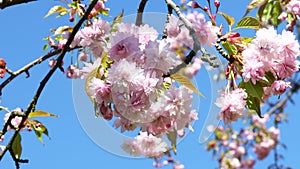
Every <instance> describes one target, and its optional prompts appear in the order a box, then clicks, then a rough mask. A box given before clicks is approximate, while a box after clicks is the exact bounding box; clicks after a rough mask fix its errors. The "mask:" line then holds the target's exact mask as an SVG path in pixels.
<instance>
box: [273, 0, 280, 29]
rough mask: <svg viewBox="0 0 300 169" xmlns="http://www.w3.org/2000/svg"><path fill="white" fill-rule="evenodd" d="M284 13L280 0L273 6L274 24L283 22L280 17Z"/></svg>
mask: <svg viewBox="0 0 300 169" xmlns="http://www.w3.org/2000/svg"><path fill="white" fill-rule="evenodd" d="M281 13H282V8H281V5H280V3H279V2H278V1H276V2H275V4H274V5H273V8H272V12H271V17H272V21H273V24H274V26H278V25H279V24H280V23H281V20H280V19H278V17H279V15H280V14H281Z"/></svg>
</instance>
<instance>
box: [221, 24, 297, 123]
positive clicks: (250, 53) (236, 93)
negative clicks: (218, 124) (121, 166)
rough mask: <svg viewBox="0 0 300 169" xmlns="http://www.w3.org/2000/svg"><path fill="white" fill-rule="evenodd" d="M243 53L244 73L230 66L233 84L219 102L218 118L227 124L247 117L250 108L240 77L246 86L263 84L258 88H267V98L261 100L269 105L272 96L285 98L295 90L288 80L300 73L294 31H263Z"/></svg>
mask: <svg viewBox="0 0 300 169" xmlns="http://www.w3.org/2000/svg"><path fill="white" fill-rule="evenodd" d="M242 49H243V50H242V52H241V54H240V56H241V58H242V61H241V62H239V63H240V64H241V65H242V66H241V67H242V69H241V70H240V71H237V68H232V66H231V67H230V66H228V70H229V71H228V73H227V74H228V75H227V79H229V80H231V82H230V83H229V84H228V86H227V87H226V90H225V92H223V93H221V96H220V98H218V99H217V100H216V105H217V106H218V107H220V108H221V110H220V112H219V115H218V118H219V119H221V120H224V122H225V124H228V123H230V122H231V121H237V120H238V118H241V117H243V115H244V114H245V113H244V112H245V108H246V107H247V101H246V100H247V99H248V95H249V93H250V91H246V90H247V88H245V89H246V90H245V89H243V88H241V87H240V86H237V85H236V84H235V83H236V81H237V80H236V79H237V75H236V74H237V73H240V75H241V76H242V78H243V83H251V85H256V84H257V83H259V84H260V85H261V87H258V88H263V95H262V97H261V98H258V99H259V100H261V101H262V102H266V101H267V99H268V98H269V97H271V96H272V95H282V94H283V93H284V92H285V91H286V90H287V88H291V84H290V82H289V81H287V80H286V79H288V78H290V77H292V76H293V74H294V73H295V72H297V71H299V65H300V62H299V61H298V60H297V57H298V56H299V54H300V50H299V43H298V41H297V40H296V38H295V35H294V34H293V33H292V32H290V31H286V30H283V31H282V34H277V32H276V30H275V29H274V28H273V27H269V28H262V29H259V30H258V31H257V32H256V36H255V38H254V39H252V41H251V42H250V43H249V44H248V45H247V46H244V47H242ZM229 65H231V64H229ZM232 83H233V84H232ZM262 83H263V84H264V85H262ZM262 86H263V87H262ZM230 89H232V90H230ZM248 90H249V89H248ZM251 94H252V95H253V93H250V95H251Z"/></svg>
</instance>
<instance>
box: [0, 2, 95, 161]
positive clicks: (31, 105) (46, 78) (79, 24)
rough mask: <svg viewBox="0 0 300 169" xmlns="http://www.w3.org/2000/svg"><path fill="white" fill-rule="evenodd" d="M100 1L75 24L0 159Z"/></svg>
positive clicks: (90, 7)
mask: <svg viewBox="0 0 300 169" xmlns="http://www.w3.org/2000/svg"><path fill="white" fill-rule="evenodd" d="M97 2H98V0H93V1H92V2H91V4H90V5H89V7H88V9H87V10H86V12H85V14H84V15H83V16H82V18H81V19H80V20H79V22H78V23H77V24H76V25H75V27H74V29H73V31H72V33H71V35H70V37H69V39H68V41H67V43H66V45H65V46H64V48H63V50H62V52H61V54H60V55H59V57H58V58H57V63H56V64H55V65H54V67H53V68H52V69H51V70H50V71H49V72H48V73H47V75H46V76H45V77H44V78H43V80H42V81H41V82H40V85H39V87H38V89H37V91H36V93H35V95H34V97H33V99H32V101H31V102H30V104H29V105H28V107H27V109H26V111H25V112H24V115H25V118H22V120H21V122H20V124H19V126H18V128H17V129H16V130H15V132H14V134H13V136H12V138H11V139H10V141H9V143H8V144H7V145H6V147H5V149H4V150H3V152H2V154H0V161H1V160H2V158H3V156H4V155H5V154H6V152H7V151H8V150H9V149H10V148H11V147H12V144H13V142H14V140H15V138H16V137H17V135H18V134H19V132H20V131H21V129H22V128H23V127H24V122H25V120H26V119H27V118H28V116H29V114H30V112H31V111H32V109H33V108H34V107H35V105H36V103H37V101H38V99H39V97H40V95H41V93H42V91H43V89H44V87H45V86H46V84H47V82H48V80H49V79H50V78H51V76H52V75H53V74H54V72H55V71H56V69H57V68H58V67H59V66H60V65H61V62H62V60H63V58H64V56H65V54H66V53H67V51H68V50H69V46H70V44H71V43H72V41H73V39H74V37H75V35H76V33H77V32H78V30H79V29H80V27H81V25H82V24H83V22H84V21H85V20H86V19H87V18H88V15H89V14H90V12H91V10H92V9H93V7H94V6H95V5H96V3H97Z"/></svg>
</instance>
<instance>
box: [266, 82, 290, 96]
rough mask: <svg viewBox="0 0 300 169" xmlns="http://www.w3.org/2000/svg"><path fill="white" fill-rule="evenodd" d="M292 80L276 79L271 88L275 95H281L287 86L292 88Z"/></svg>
mask: <svg viewBox="0 0 300 169" xmlns="http://www.w3.org/2000/svg"><path fill="white" fill-rule="evenodd" d="M290 84H291V82H285V81H283V80H276V81H274V82H273V84H272V86H271V88H272V93H273V94H274V95H281V94H283V93H284V92H285V91H286V89H287V88H291V85H290Z"/></svg>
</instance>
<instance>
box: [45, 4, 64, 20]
mask: <svg viewBox="0 0 300 169" xmlns="http://www.w3.org/2000/svg"><path fill="white" fill-rule="evenodd" d="M66 11H68V9H67V8H65V7H63V6H60V5H57V6H53V7H52V8H51V9H50V10H49V11H48V13H47V14H46V15H45V16H44V18H47V17H48V16H50V15H53V14H55V13H64V12H66Z"/></svg>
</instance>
